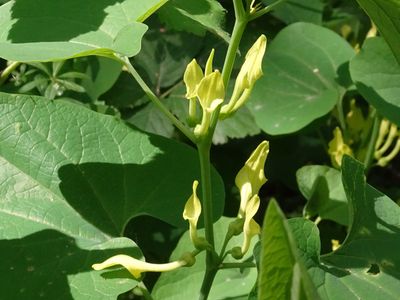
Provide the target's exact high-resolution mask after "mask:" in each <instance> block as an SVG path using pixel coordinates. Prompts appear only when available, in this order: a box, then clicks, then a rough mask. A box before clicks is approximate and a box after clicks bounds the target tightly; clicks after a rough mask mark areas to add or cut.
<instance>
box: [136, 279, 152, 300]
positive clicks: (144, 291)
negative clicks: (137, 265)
mask: <svg viewBox="0 0 400 300" xmlns="http://www.w3.org/2000/svg"><path fill="white" fill-rule="evenodd" d="M138 288H139V289H140V291H141V292H142V295H143V297H144V299H146V300H153V297H152V296H151V294H150V292H149V290H148V289H147V287H146V286H145V285H144V283H143V281H141V282H139V284H138Z"/></svg>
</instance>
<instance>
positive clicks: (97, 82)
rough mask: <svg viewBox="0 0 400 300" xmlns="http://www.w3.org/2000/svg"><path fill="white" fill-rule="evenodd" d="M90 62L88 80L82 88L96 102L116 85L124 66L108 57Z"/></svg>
mask: <svg viewBox="0 0 400 300" xmlns="http://www.w3.org/2000/svg"><path fill="white" fill-rule="evenodd" d="M88 61H89V65H88V68H87V70H86V74H87V75H88V78H86V79H84V80H83V82H82V86H83V87H84V88H85V90H86V93H87V94H88V95H89V96H90V98H91V99H92V100H93V101H94V100H98V99H99V97H100V96H101V95H103V94H104V93H105V92H107V91H108V90H109V89H111V87H112V86H113V85H114V84H115V82H116V81H117V80H118V78H119V76H120V74H121V71H122V64H121V63H120V62H117V61H115V60H112V59H109V58H106V57H88ZM60 77H61V76H60Z"/></svg>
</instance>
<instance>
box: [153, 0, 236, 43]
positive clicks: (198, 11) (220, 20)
mask: <svg viewBox="0 0 400 300" xmlns="http://www.w3.org/2000/svg"><path fill="white" fill-rule="evenodd" d="M158 16H159V17H160V19H161V21H162V22H164V23H166V24H167V27H168V28H170V29H175V30H181V31H182V30H183V31H187V32H190V33H193V34H196V35H199V36H204V35H205V33H206V31H207V30H208V31H211V32H213V33H215V34H217V35H218V36H220V37H221V38H223V39H224V40H225V41H229V35H228V33H227V32H225V31H224V30H223V24H224V22H225V9H224V8H223V7H222V5H221V4H220V3H219V2H218V1H215V0H196V1H187V0H170V1H168V3H167V4H166V5H164V7H162V8H161V9H160V10H159V12H158Z"/></svg>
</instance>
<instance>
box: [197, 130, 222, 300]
mask: <svg viewBox="0 0 400 300" xmlns="http://www.w3.org/2000/svg"><path fill="white" fill-rule="evenodd" d="M210 148H211V141H210V139H209V137H207V138H206V139H204V140H203V141H202V142H200V143H199V144H197V149H198V153H199V159H200V172H201V187H202V204H203V209H202V211H203V219H204V229H205V235H206V239H207V241H208V242H209V243H210V244H211V246H212V250H211V251H207V252H206V272H205V275H204V278H203V282H202V285H201V289H200V297H199V299H201V300H204V299H207V297H208V294H209V293H210V290H211V286H212V283H213V281H214V277H215V274H216V273H217V270H218V269H217V267H216V266H217V264H218V262H217V261H216V257H215V256H216V255H215V251H214V228H213V211H212V192H211V163H210Z"/></svg>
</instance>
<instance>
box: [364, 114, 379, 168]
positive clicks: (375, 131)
mask: <svg viewBox="0 0 400 300" xmlns="http://www.w3.org/2000/svg"><path fill="white" fill-rule="evenodd" d="M381 121H382V117H381V116H379V114H378V113H377V112H376V111H375V116H374V124H373V125H372V131H371V135H370V138H369V144H368V148H367V153H366V155H365V159H364V166H365V172H366V173H368V170H369V169H370V168H371V164H372V161H373V159H374V152H375V144H376V140H377V139H378V135H379V127H380V125H381Z"/></svg>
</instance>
